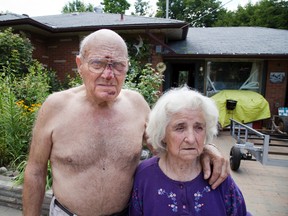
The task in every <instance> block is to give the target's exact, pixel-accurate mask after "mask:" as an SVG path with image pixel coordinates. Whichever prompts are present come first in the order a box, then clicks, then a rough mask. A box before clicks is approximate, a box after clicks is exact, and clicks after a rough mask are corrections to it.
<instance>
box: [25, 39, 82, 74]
mask: <svg viewBox="0 0 288 216" xmlns="http://www.w3.org/2000/svg"><path fill="white" fill-rule="evenodd" d="M30 40H31V39H30ZM31 41H32V43H33V46H34V48H35V49H34V52H33V58H35V59H38V60H39V61H40V62H41V63H43V64H44V65H45V66H46V67H47V68H49V69H52V70H54V71H57V75H58V78H59V79H61V80H63V79H64V78H65V77H66V75H67V74H70V75H71V76H74V75H75V73H76V72H77V65H76V62H75V58H76V55H77V54H78V51H79V43H80V41H79V38H78V37H76V36H74V37H62V38H51V39H44V38H40V37H38V38H35V36H34V38H32V40H31Z"/></svg>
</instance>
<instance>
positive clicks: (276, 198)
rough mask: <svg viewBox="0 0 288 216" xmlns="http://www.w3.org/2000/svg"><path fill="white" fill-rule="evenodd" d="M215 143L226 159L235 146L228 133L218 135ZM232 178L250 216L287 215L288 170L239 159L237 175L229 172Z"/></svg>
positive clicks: (287, 168)
mask: <svg viewBox="0 0 288 216" xmlns="http://www.w3.org/2000/svg"><path fill="white" fill-rule="evenodd" d="M215 143H216V144H217V145H218V146H219V148H220V149H221V151H222V152H223V154H225V156H227V158H229V155H230V149H231V147H232V146H233V145H234V143H235V139H234V138H232V137H231V136H230V134H229V131H225V132H221V133H220V135H219V136H218V138H217V139H216V141H215ZM287 150H288V142H287ZM287 159H288V158H287ZM231 175H232V177H233V178H234V180H235V181H236V183H237V185H238V186H239V187H240V189H241V191H242V193H243V195H244V197H245V201H246V204H247V208H248V210H249V211H250V212H251V213H252V215H253V216H288V167H279V166H264V165H262V164H261V163H260V162H258V161H245V160H241V164H240V168H239V169H238V170H237V172H235V171H231Z"/></svg>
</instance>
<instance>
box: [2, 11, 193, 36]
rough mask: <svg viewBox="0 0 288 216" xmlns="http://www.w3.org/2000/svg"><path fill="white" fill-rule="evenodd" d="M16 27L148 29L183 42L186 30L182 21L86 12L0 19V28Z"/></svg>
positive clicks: (47, 30) (68, 30)
mask: <svg viewBox="0 0 288 216" xmlns="http://www.w3.org/2000/svg"><path fill="white" fill-rule="evenodd" d="M15 25H18V26H15ZM19 25H22V27H23V25H31V27H32V28H35V27H36V28H39V29H41V31H42V30H44V31H46V33H63V32H76V31H78V32H80V31H94V30H95V29H99V28H109V29H113V30H137V29H138V30H139V29H140V30H142V31H143V30H144V31H145V30H146V29H149V30H150V31H153V32H154V33H155V32H156V33H157V32H164V33H165V34H166V36H168V38H169V39H172V40H175V39H176V40H179V39H184V38H185V37H186V34H187V29H188V27H187V23H186V22H185V21H179V20H175V19H164V18H155V17H153V18H152V17H144V16H133V15H121V14H110V13H94V12H85V13H69V14H59V15H50V16H36V17H29V16H27V15H17V14H1V15H0V26H12V27H14V28H15V27H16V28H21V26H19ZM34 30H35V29H34ZM38 33H41V32H38ZM42 34H44V32H42Z"/></svg>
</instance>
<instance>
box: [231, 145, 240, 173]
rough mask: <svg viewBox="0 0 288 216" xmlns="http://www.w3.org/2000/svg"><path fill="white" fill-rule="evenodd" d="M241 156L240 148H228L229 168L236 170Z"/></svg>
mask: <svg viewBox="0 0 288 216" xmlns="http://www.w3.org/2000/svg"><path fill="white" fill-rule="evenodd" d="M241 158H242V153H241V150H240V148H237V147H236V146H233V147H232V148H231V150H230V168H231V169H232V170H234V171H236V170H238V169H239V167H240V162H241Z"/></svg>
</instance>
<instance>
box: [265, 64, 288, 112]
mask: <svg viewBox="0 0 288 216" xmlns="http://www.w3.org/2000/svg"><path fill="white" fill-rule="evenodd" d="M275 72H280V73H283V74H284V76H285V78H284V79H283V80H282V81H281V82H279V83H275V82H273V81H271V79H270V78H271V77H270V76H271V75H273V73H275ZM271 73H272V74H271ZM287 76H288V62H287V61H281V60H270V61H268V68H267V82H266V92H265V98H266V100H267V101H268V102H269V105H270V111H271V115H277V114H278V107H283V106H284V105H285V97H287V96H288V95H286V92H287Z"/></svg>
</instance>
